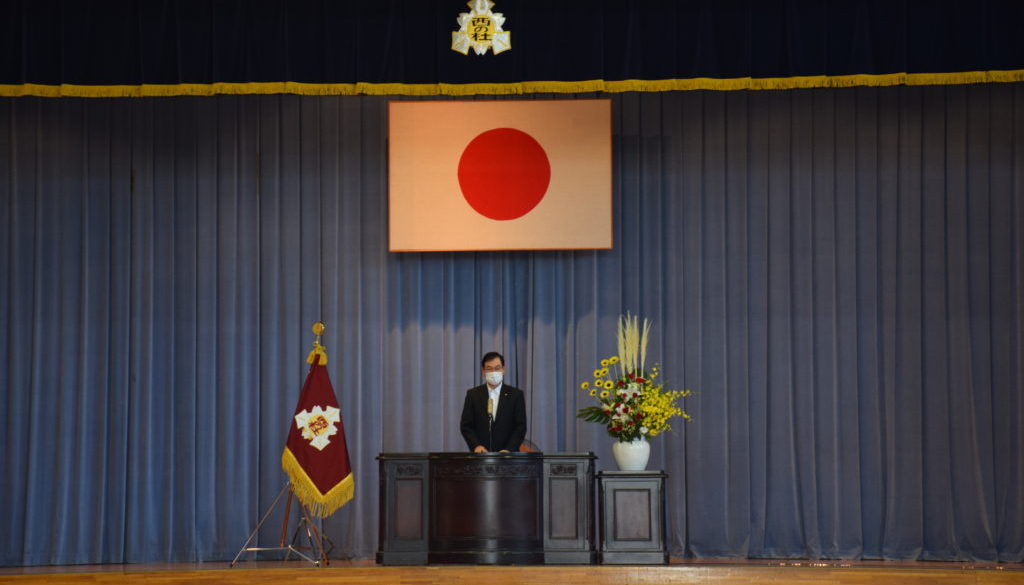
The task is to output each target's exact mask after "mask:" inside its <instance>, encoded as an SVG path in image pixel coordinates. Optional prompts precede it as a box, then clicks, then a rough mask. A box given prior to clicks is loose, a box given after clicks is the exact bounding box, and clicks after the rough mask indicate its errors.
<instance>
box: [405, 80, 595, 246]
mask: <svg viewBox="0 0 1024 585" xmlns="http://www.w3.org/2000/svg"><path fill="white" fill-rule="evenodd" d="M389 149H390V155H389V159H390V160H389V165H390V166H389V247H390V250H391V251H393V252H414V251H441V250H551V249H607V248H611V247H612V219H611V217H612V213H611V211H612V187H611V167H612V164H611V158H612V148H611V100H608V99H595V100H529V101H527V100H517V101H434V102H430V101H419V102H403V101H393V102H391V103H390V104H389Z"/></svg>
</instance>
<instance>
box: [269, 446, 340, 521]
mask: <svg viewBox="0 0 1024 585" xmlns="http://www.w3.org/2000/svg"><path fill="white" fill-rule="evenodd" d="M281 467H283V468H284V471H285V473H287V474H288V477H289V479H291V482H292V491H293V492H294V493H295V496H296V497H297V498H299V501H300V502H302V504H303V505H304V506H306V508H307V509H308V510H309V513H310V514H312V515H313V516H316V517H317V518H326V517H328V516H330V515H331V514H333V513H334V512H335V510H337V509H338V508H340V507H342V506H344V505H345V504H346V503H348V501H349V500H351V499H352V498H353V497H354V496H355V491H356V487H355V486H356V480H355V476H354V474H353V473H352V472H349V474H348V475H346V476H345V479H343V480H341V481H340V482H338V483H337V484H335V486H334V487H333V488H331V490H330V491H329V492H327V493H326V494H322V493H320V490H318V489H317V487H316V484H314V483H313V480H312V479H310V478H309V476H308V475H306V470H305V469H303V468H302V466H301V465H299V460H298V459H296V458H295V455H293V454H292V452H291V450H290V449H288V448H287V447H286V448H285V450H284V452H283V453H281Z"/></svg>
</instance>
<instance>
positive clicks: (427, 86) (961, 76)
mask: <svg viewBox="0 0 1024 585" xmlns="http://www.w3.org/2000/svg"><path fill="white" fill-rule="evenodd" d="M1020 81H1024V69H1015V70H1009V71H962V72H958V73H888V74H884V75H867V74H863V75H832V76H830V75H817V76H803V77H801V76H796V77H734V78H715V77H694V78H690V79H623V80H618V81H605V80H603V79H591V80H583V81H524V82H520V83H465V84H454V83H363V82H360V83H299V82H295V81H279V82H267V83H181V84H173V85H154V84H143V85H71V84H62V85H43V84H36V83H25V84H20V85H3V84H0V96H2V97H24V96H35V97H53V98H59V97H83V98H111V97H116V98H120V97H171V96H214V95H258V94H296V95H409V96H432V95H445V96H470V95H520V94H531V93H592V92H605V93H622V92H628V91H636V92H661V91H696V90H709V91H740V90H779V89H811V88H836V87H887V86H893V85H965V84H976V83H1016V82H1020Z"/></svg>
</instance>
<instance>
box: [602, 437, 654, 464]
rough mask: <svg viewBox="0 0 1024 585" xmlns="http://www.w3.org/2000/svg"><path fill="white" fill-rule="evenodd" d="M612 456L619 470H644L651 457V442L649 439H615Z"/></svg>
mask: <svg viewBox="0 0 1024 585" xmlns="http://www.w3.org/2000/svg"><path fill="white" fill-rule="evenodd" d="M612 456H614V457H615V464H616V465H618V466H619V471H643V470H645V469H647V460H648V459H650V458H651V444H650V443H648V442H647V439H643V438H640V439H633V440H632V441H628V442H627V441H615V444H614V445H612Z"/></svg>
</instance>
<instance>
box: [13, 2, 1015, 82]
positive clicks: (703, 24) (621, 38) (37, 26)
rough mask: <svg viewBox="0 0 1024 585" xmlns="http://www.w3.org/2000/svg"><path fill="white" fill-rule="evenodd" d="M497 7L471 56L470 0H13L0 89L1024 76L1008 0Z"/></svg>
mask: <svg viewBox="0 0 1024 585" xmlns="http://www.w3.org/2000/svg"><path fill="white" fill-rule="evenodd" d="M493 11H494V12H496V13H500V14H503V15H504V18H505V21H504V25H503V28H504V30H506V31H509V32H510V33H511V38H512V49H511V50H509V51H506V52H503V53H500V54H498V55H493V54H489V55H488V56H487V57H480V56H478V55H475V54H470V55H468V56H467V55H462V54H460V53H458V52H455V51H453V50H452V48H451V46H452V33H453V32H455V31H458V30H459V25H458V23H457V19H458V17H459V15H460V14H463V13H466V12H468V8H467V3H466V1H465V0H417V1H416V2H408V1H402V0H381V1H377V2H334V1H330V0H249V1H245V2H238V1H236V2H206V1H203V0H145V1H140V0H104V1H103V2H99V3H89V4H86V3H82V2H75V1H71V0H8V2H7V3H6V6H5V12H4V15H5V18H4V19H3V20H0V53H2V54H3V55H4V57H5V58H4V59H3V61H0V85H6V84H11V85H21V84H45V85H50V86H59V85H61V84H75V85H83V86H96V85H100V86H102V85H132V86H138V85H140V84H161V85H163V84H171V85H173V84H209V83H217V82H233V83H246V82H284V81H292V82H301V83H317V84H319V83H325V84H332V83H333V84H338V83H360V82H362V83H416V84H438V83H447V84H465V83H484V84H497V83H518V82H528V81H535V82H551V81H570V82H585V81H592V80H605V81H622V80H637V79H644V80H652V79H680V78H683V79H693V78H704V77H711V78H720V79H721V78H724V79H730V78H731V79H736V78H744V77H755V78H775V77H793V76H818V75H830V76H836V75H855V74H902V73H925V74H934V73H944V72H979V71H991V70H1019V69H1022V68H1024V37H1022V35H1020V34H1019V31H1018V27H1017V23H1018V22H1020V21H1021V18H1022V17H1024V6H1022V5H1021V3H1020V2H1019V1H1017V0H975V1H974V2H962V1H958V0H932V1H931V2H927V3H920V2H913V1H910V0H889V1H884V2H883V1H880V0H873V1H870V2H865V1H837V0H833V1H831V2H820V1H817V0H781V1H767V2H766V1H761V0H730V1H729V2H702V1H694V0H588V1H587V2H586V3H566V2H563V1H561V0H500V1H497V2H495V3H494V7H493ZM1016 79H1020V78H1019V77H1016ZM862 83H863V81H862ZM24 89H25V90H26V91H29V92H31V91H33V89H32V88H24ZM367 89H368V88H362V89H361V90H360V91H367ZM434 89H435V90H440V88H434ZM10 90H11V88H4V87H0V91H10ZM275 91H276V90H275ZM392 91H402V90H401V89H397V88H396V89H393V90H392ZM420 91H423V90H422V89H421V90H420ZM484 93H490V92H484ZM5 95H12V94H10V93H7V94H5ZM90 95H95V94H90ZM105 95H112V94H105ZM164 95H166V94H164Z"/></svg>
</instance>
